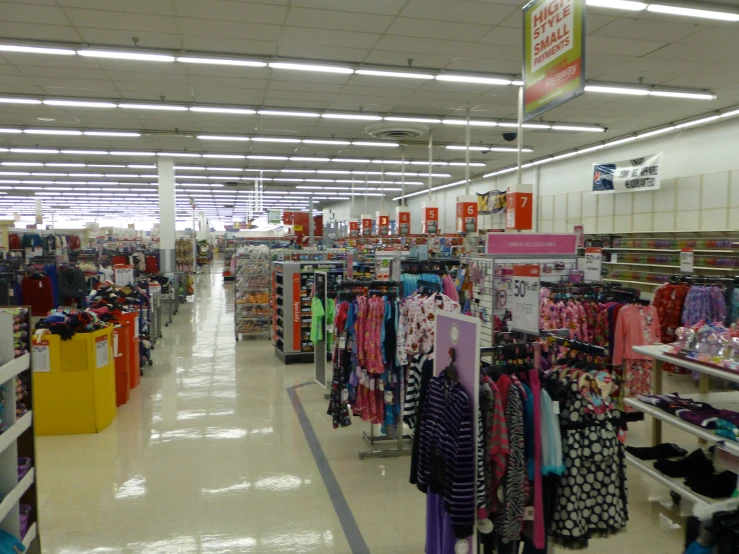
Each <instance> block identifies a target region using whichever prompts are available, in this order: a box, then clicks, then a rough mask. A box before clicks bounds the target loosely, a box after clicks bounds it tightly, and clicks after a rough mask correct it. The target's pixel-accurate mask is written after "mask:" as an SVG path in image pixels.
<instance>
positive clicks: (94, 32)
mask: <svg viewBox="0 0 739 554" xmlns="http://www.w3.org/2000/svg"><path fill="white" fill-rule="evenodd" d="M76 29H77V32H78V33H79V34H80V37H82V40H83V41H84V42H86V43H88V44H93V45H95V44H104V45H106V46H107V45H111V46H122V47H129V48H134V43H133V40H132V35H134V34H135V35H136V37H138V39H139V44H138V46H140V47H141V48H162V49H167V50H179V49H181V48H182V39H181V37H180V36H179V35H167V34H164V33H149V32H140V31H136V33H133V32H131V31H116V30H114V29H93V28H90V27H76Z"/></svg>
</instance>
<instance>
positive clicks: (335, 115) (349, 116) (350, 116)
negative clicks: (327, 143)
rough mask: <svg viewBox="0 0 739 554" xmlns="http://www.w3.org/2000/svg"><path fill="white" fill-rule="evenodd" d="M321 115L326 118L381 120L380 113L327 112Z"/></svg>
mask: <svg viewBox="0 0 739 554" xmlns="http://www.w3.org/2000/svg"><path fill="white" fill-rule="evenodd" d="M321 117H325V118H326V119H355V120H357V121H381V120H382V117H380V116H379V115H362V114H343V113H325V114H323V115H322V116H321Z"/></svg>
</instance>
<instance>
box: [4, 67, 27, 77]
mask: <svg viewBox="0 0 739 554" xmlns="http://www.w3.org/2000/svg"><path fill="white" fill-rule="evenodd" d="M0 75H8V76H10V75H17V76H21V75H23V74H22V73H21V71H20V70H19V69H18V68H17V67H15V66H12V65H10V64H2V65H0Z"/></svg>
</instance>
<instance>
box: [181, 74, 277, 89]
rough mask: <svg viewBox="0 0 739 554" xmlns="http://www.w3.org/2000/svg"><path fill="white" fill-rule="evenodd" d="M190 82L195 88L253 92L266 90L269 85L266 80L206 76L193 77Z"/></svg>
mask: <svg viewBox="0 0 739 554" xmlns="http://www.w3.org/2000/svg"><path fill="white" fill-rule="evenodd" d="M189 81H190V84H191V85H192V86H194V87H198V86H211V87H222V88H235V89H240V90H251V91H253V90H264V89H266V88H267V83H268V81H267V80H266V79H228V78H225V77H206V76H205V75H193V76H191V77H190V79H189Z"/></svg>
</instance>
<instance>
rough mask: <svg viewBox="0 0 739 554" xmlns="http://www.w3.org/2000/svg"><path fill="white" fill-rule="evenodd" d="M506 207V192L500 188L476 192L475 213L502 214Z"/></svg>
mask: <svg viewBox="0 0 739 554" xmlns="http://www.w3.org/2000/svg"><path fill="white" fill-rule="evenodd" d="M505 208H506V193H505V191H501V190H491V191H490V192H485V193H482V194H481V193H479V192H478V193H477V213H478V214H480V215H493V214H502V213H503V212H505Z"/></svg>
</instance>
